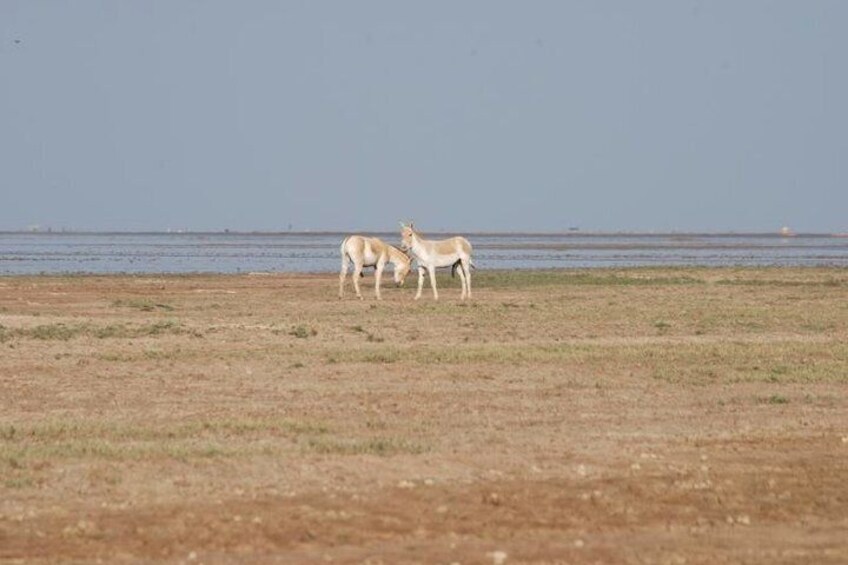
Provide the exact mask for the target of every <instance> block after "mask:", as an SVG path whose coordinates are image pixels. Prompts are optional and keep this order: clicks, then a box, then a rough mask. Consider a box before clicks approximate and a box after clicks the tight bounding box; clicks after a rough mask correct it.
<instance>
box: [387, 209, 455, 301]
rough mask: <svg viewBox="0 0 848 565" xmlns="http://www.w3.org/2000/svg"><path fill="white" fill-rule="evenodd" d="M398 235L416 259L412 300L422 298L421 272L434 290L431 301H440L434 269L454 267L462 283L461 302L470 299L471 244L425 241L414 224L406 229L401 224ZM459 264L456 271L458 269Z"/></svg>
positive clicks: (444, 240)
mask: <svg viewBox="0 0 848 565" xmlns="http://www.w3.org/2000/svg"><path fill="white" fill-rule="evenodd" d="M400 227H401V230H400V234H401V237H402V238H403V244H402V247H403V248H404V249H407V250H410V251H411V252H412V255H413V256H414V257H415V259H417V260H418V292H417V293H415V300H418V299H419V298H421V289H422V288H423V286H424V272H425V269H426V272H427V273H428V274H429V275H430V286H432V287H433V298H434V299H436V300H438V299H439V291H437V290H436V267H453V268H454V269H455V270H456V271H457V272H459V280H460V282H461V283H462V296H461V298H462V300H465V297H466V296H467V297H468V298H471V267H472V264H471V244H470V243H468V240H467V239H465V238H464V237H458V236H457V237H451V238H449V239H441V240H427V239H424V238H423V237H421V234H419V233H418V232H416V231H415V227H414V224H413V223H410V224H409V225H408V226H407V225H405V224H404V223H403V222H401V224H400ZM457 263H458V267H459V268H458V269H457V268H456V267H457Z"/></svg>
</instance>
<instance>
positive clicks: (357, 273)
mask: <svg viewBox="0 0 848 565" xmlns="http://www.w3.org/2000/svg"><path fill="white" fill-rule="evenodd" d="M361 277H362V264H361V263H358V262H356V261H354V263H353V288H355V289H356V297H357V298H358V299H360V300H362V292H360V291H359V279H360V278H361Z"/></svg>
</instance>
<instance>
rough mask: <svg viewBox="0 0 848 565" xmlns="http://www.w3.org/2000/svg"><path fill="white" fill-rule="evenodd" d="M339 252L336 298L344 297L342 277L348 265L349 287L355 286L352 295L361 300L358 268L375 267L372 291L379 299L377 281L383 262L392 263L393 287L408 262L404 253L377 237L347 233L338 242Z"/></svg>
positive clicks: (407, 267) (381, 271) (401, 275)
mask: <svg viewBox="0 0 848 565" xmlns="http://www.w3.org/2000/svg"><path fill="white" fill-rule="evenodd" d="M340 251H341V255H342V268H341V272H340V273H339V298H343V297H344V285H345V277H346V275H347V272H348V269H349V268H350V265H351V264H352V265H353V287H354V288H355V289H356V296H357V297H358V298H359V299H360V300H362V293H361V292H360V291H359V278H360V277H361V276H362V269H364V268H365V267H375V272H374V276H375V278H376V282H375V283H374V293H375V294H376V295H377V300H381V299H382V296H381V295H380V281H381V279H382V276H383V269H384V268H385V266H386V263H391V264H392V265H393V266H394V280H395V284H396V285H397V286H400V285H402V284H403V281H404V280H405V279H406V275H407V273H409V268H410V264H411V263H412V260H411V259H410V258H409V256H408V255H407V254H406V253H404V252H403V251H401V250H400V249H398V248H397V247H395V246H393V245H389V244H388V243H386V242H384V241H383V240H381V239H380V238H377V237H365V236H361V235H351V236H348V237H346V238H344V240H343V241H342V245H341V248H340Z"/></svg>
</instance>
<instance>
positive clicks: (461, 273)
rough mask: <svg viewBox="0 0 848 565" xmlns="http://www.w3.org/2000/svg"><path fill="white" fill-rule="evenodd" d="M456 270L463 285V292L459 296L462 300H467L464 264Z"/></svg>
mask: <svg viewBox="0 0 848 565" xmlns="http://www.w3.org/2000/svg"><path fill="white" fill-rule="evenodd" d="M456 272H457V273H459V282H460V284H461V285H462V294H461V295H460V297H459V298H460V300H465V288H466V283H465V269H463V268H462V265H460V266H459V268H458V269H457V270H456Z"/></svg>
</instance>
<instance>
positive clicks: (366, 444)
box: [303, 437, 429, 457]
mask: <svg viewBox="0 0 848 565" xmlns="http://www.w3.org/2000/svg"><path fill="white" fill-rule="evenodd" d="M303 448H304V449H305V450H306V451H309V452H312V453H318V454H321V455H378V456H381V457H388V456H391V455H402V454H408V455H418V454H421V453H426V452H427V451H429V448H428V447H427V446H425V445H423V444H421V443H418V442H413V441H409V440H406V439H403V438H397V437H375V438H367V439H337V438H310V439H308V440H307V441H306V442H305V443H304V444H303Z"/></svg>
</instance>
